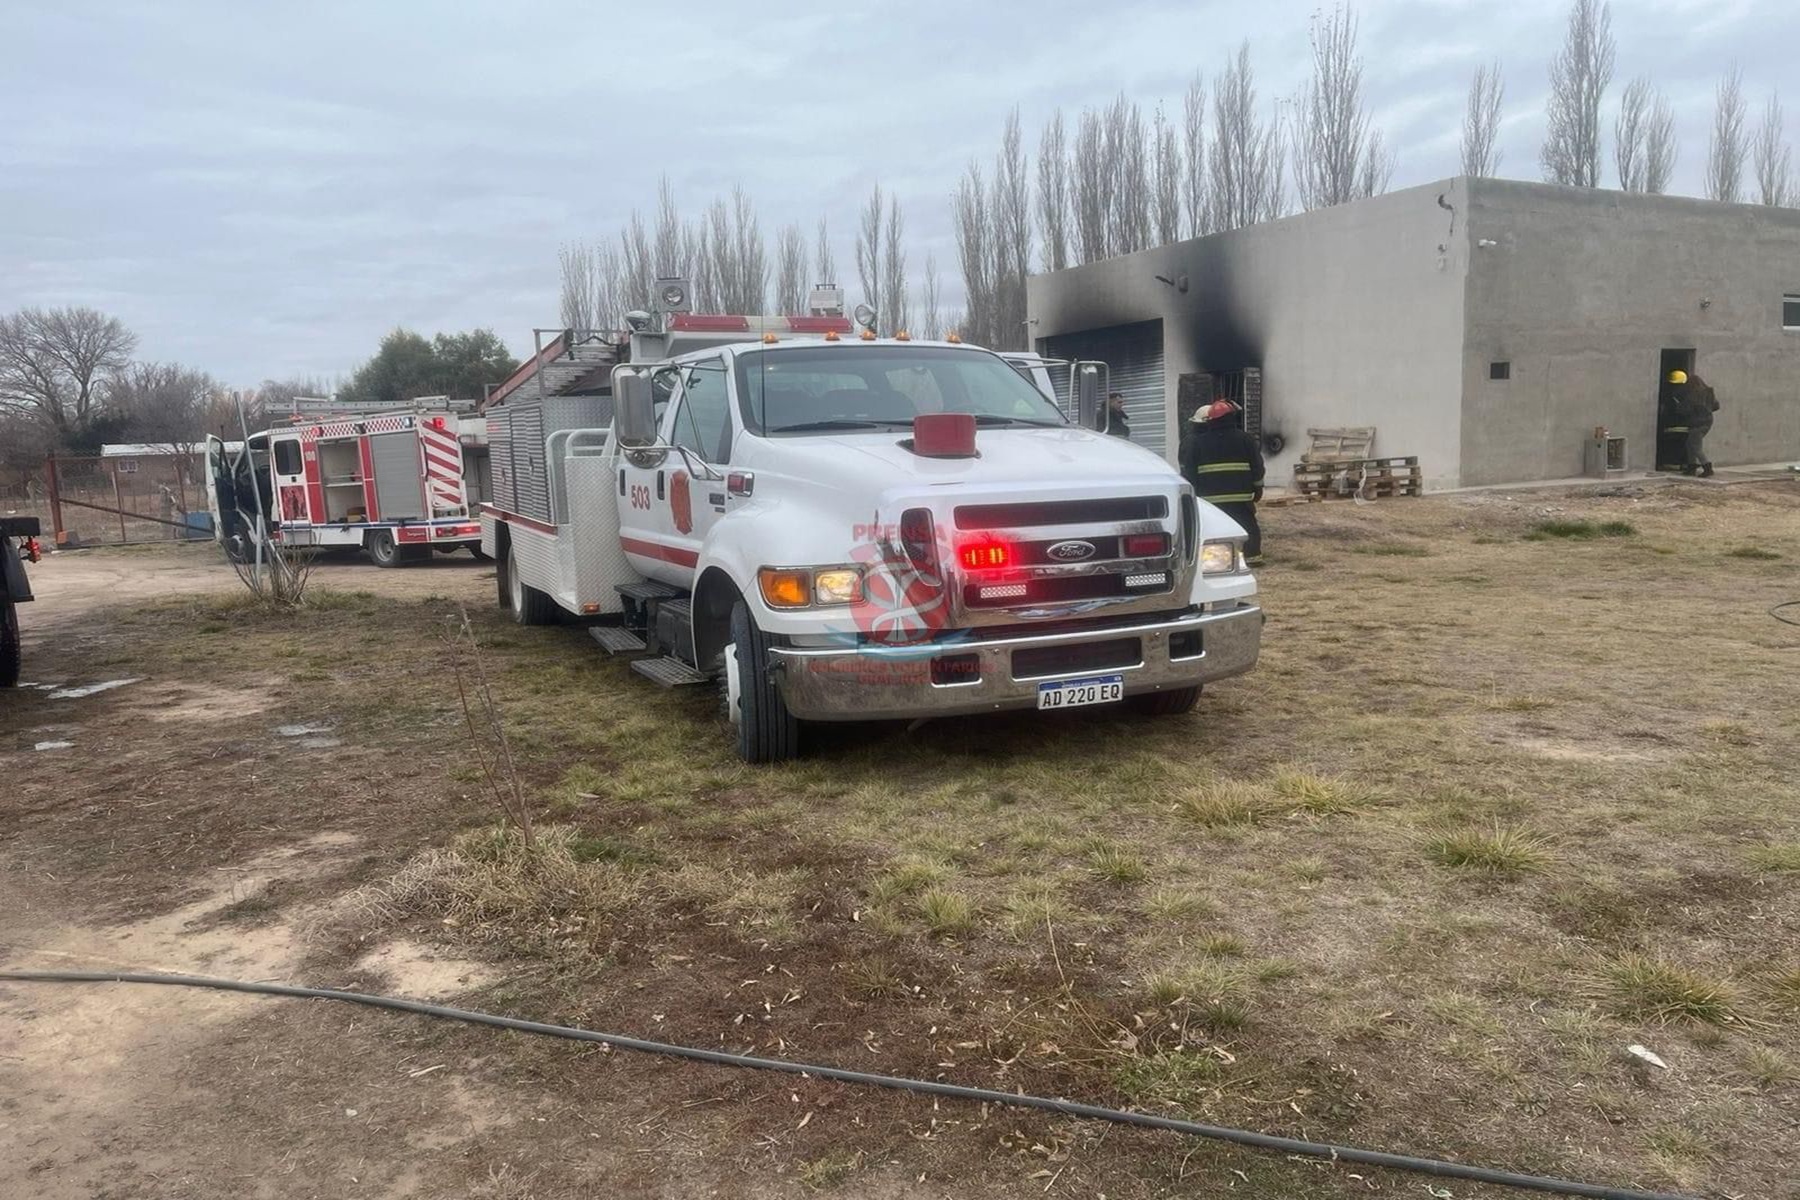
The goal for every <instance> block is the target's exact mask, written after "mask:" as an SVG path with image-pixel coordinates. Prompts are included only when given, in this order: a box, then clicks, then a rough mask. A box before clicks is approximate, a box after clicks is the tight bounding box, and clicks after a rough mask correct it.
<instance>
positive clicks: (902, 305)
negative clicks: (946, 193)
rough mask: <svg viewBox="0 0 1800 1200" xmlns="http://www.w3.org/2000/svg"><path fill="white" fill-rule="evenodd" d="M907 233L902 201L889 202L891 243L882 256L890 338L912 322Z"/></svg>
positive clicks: (882, 277)
mask: <svg viewBox="0 0 1800 1200" xmlns="http://www.w3.org/2000/svg"><path fill="white" fill-rule="evenodd" d="M905 233H906V219H905V218H904V217H902V216H901V215H900V201H899V200H898V199H895V198H893V197H889V199H888V210H887V244H886V245H885V246H884V247H882V254H881V305H882V306H883V307H878V308H877V309H876V311H877V312H882V311H883V308H885V311H886V314H887V315H886V318H885V320H884V321H883V325H884V327H885V329H886V330H887V333H888V336H889V337H892V336H893V335H894V334H896V333H899V332H901V331H902V330H904V329H905V328H906V326H907V324H908V323H909V322H910V321H911V319H912V311H911V309H912V304H911V299H910V297H908V295H907V289H906V250H905V247H904V246H903V245H902V241H901V239H902V238H903V237H904V236H905Z"/></svg>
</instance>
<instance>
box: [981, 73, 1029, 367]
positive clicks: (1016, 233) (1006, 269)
mask: <svg viewBox="0 0 1800 1200" xmlns="http://www.w3.org/2000/svg"><path fill="white" fill-rule="evenodd" d="M988 199H989V204H990V206H991V211H992V230H993V241H992V249H993V254H994V269H993V281H994V321H995V322H996V324H995V328H994V330H993V332H994V335H995V337H994V340H993V341H992V342H990V343H988V344H989V345H992V346H993V347H994V348H995V349H1000V350H1012V349H1016V348H1018V347H1020V346H1022V345H1024V336H1025V277H1026V275H1028V274H1030V272H1031V184H1030V181H1029V175H1028V170H1027V167H1026V162H1025V142H1024V136H1023V134H1022V133H1021V132H1020V129H1019V110H1018V109H1016V108H1015V109H1013V111H1012V112H1011V113H1009V114H1007V118H1006V129H1005V131H1004V132H1003V133H1002V135H1001V138H1000V153H999V154H998V155H996V156H995V158H994V186H993V188H992V190H991V191H990V192H989V194H988Z"/></svg>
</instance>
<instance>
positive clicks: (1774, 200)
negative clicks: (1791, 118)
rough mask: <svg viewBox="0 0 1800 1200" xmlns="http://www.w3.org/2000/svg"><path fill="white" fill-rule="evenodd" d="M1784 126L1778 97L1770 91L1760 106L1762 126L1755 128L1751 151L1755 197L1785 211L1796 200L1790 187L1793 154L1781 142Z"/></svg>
mask: <svg viewBox="0 0 1800 1200" xmlns="http://www.w3.org/2000/svg"><path fill="white" fill-rule="evenodd" d="M1784 124H1785V122H1784V121H1783V117H1782V111H1781V96H1780V95H1779V94H1778V93H1774V92H1771V93H1770V94H1769V103H1768V104H1767V105H1765V106H1764V107H1763V119H1762V124H1761V125H1759V126H1757V129H1756V142H1755V145H1754V151H1755V159H1756V191H1757V198H1758V199H1760V200H1761V201H1762V202H1763V203H1764V204H1768V205H1772V206H1774V207H1776V208H1787V207H1789V206H1791V205H1793V203H1794V201H1795V198H1796V197H1795V192H1794V185H1793V158H1794V152H1793V148H1792V147H1791V146H1789V145H1788V144H1787V143H1786V142H1785V141H1784V140H1782V136H1781V134H1782V127H1783V125H1784Z"/></svg>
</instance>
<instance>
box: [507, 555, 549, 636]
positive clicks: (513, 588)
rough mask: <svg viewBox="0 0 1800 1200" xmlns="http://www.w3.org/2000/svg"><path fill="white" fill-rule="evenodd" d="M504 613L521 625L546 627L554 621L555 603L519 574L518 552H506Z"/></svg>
mask: <svg viewBox="0 0 1800 1200" xmlns="http://www.w3.org/2000/svg"><path fill="white" fill-rule="evenodd" d="M506 611H507V612H509V613H511V614H512V619H513V620H515V621H517V622H518V623H519V624H521V625H548V624H550V623H551V622H553V621H555V620H556V602H555V601H554V600H552V599H550V597H549V596H547V595H545V594H544V593H543V592H540V591H538V590H537V589H536V588H534V587H532V586H531V585H530V584H529V583H526V582H525V577H524V576H523V575H520V574H519V552H518V551H517V550H515V549H513V548H512V547H510V546H508V547H507V550H506Z"/></svg>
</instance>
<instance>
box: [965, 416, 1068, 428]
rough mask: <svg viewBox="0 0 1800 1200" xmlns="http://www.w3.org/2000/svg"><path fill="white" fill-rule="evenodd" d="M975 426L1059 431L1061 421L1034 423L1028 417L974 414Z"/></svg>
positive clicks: (1061, 425) (1061, 424)
mask: <svg viewBox="0 0 1800 1200" xmlns="http://www.w3.org/2000/svg"><path fill="white" fill-rule="evenodd" d="M975 424H977V425H1034V426H1036V427H1037V428H1039V429H1061V428H1062V427H1063V425H1064V422H1062V421H1034V420H1032V419H1031V418H1030V417H997V416H995V415H993V414H992V413H976V414H975Z"/></svg>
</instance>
